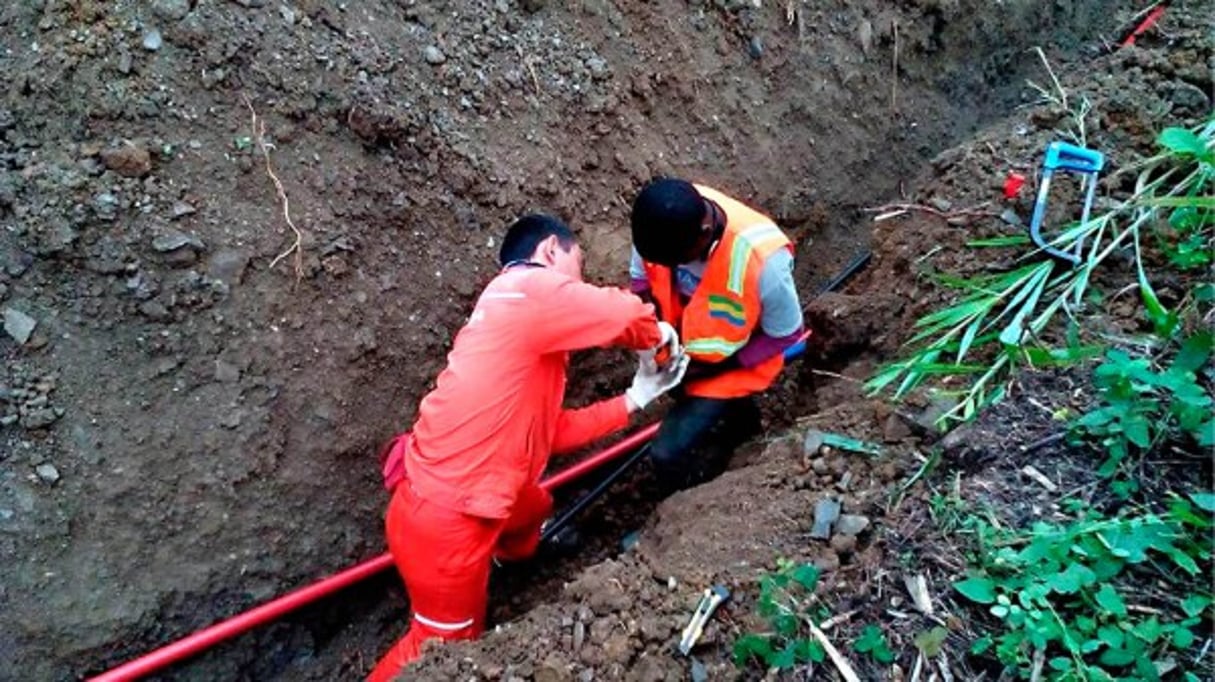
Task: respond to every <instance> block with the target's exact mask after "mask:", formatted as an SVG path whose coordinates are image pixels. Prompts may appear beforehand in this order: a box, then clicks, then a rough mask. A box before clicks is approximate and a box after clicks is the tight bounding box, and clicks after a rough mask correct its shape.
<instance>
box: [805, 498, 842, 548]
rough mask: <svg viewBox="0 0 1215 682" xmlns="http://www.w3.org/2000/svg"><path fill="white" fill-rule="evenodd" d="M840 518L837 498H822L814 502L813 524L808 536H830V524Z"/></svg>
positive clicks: (823, 538)
mask: <svg viewBox="0 0 1215 682" xmlns="http://www.w3.org/2000/svg"><path fill="white" fill-rule="evenodd" d="M839 518H840V503H839V500H833V499H822V500H819V501H818V502H815V503H814V526H813V527H812V528H811V529H810V537H812V538H815V539H818V540H826V539H827V538H829V537H831V526H832V525H833V524H834V523H835V522H836V520H837V519H839Z"/></svg>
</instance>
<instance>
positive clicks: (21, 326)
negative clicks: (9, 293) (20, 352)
mask: <svg viewBox="0 0 1215 682" xmlns="http://www.w3.org/2000/svg"><path fill="white" fill-rule="evenodd" d="M37 326H38V321H37V320H35V319H34V318H32V317H30V316H29V315H26V314H25V313H23V312H21V311H20V310H17V309H16V308H5V309H4V331H5V332H6V333H7V334H8V335H9V336H11V337H12V338H13V340H14V341H16V342H17V345H20V346H24V345H25V344H26V342H27V341H29V340H30V335H32V334H33V333H34V328H35V327H37Z"/></svg>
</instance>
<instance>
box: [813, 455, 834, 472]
mask: <svg viewBox="0 0 1215 682" xmlns="http://www.w3.org/2000/svg"><path fill="white" fill-rule="evenodd" d="M810 468H811V469H813V470H814V473H815V474H817V475H819V476H825V475H827V474H828V473H830V472H831V467H830V466H828V465H827V458H825V457H815V458H814V459H812V460H810Z"/></svg>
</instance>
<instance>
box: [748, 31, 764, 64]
mask: <svg viewBox="0 0 1215 682" xmlns="http://www.w3.org/2000/svg"><path fill="white" fill-rule="evenodd" d="M747 52H748V54H750V55H751V59H759V58H760V57H762V56H764V43H763V41H762V40H760V37H759V36H751V40H750V42H748V43H747Z"/></svg>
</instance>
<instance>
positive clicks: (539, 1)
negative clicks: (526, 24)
mask: <svg viewBox="0 0 1215 682" xmlns="http://www.w3.org/2000/svg"><path fill="white" fill-rule="evenodd" d="M520 4H522V5H523V9H525V10H527V11H528V12H532V13H533V14H534V13H536V12H539V11H540V10H542V9H544V6H545V5H547V4H548V0H523V1H522V2H521V3H520Z"/></svg>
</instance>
